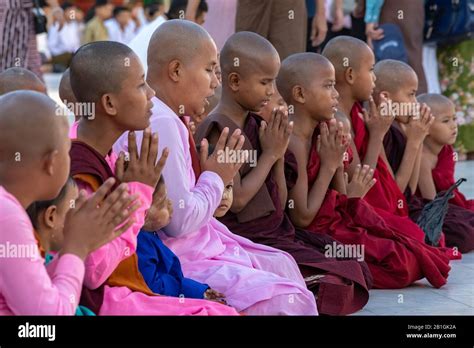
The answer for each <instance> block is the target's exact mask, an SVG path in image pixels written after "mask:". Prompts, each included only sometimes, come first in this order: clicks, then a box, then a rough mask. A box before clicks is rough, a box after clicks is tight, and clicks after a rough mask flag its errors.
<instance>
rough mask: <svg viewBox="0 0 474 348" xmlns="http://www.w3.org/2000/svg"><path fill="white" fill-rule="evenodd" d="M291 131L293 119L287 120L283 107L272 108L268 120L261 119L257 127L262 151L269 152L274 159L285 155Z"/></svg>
mask: <svg viewBox="0 0 474 348" xmlns="http://www.w3.org/2000/svg"><path fill="white" fill-rule="evenodd" d="M292 132H293V121H291V122H289V119H288V113H287V112H286V111H284V107H283V106H280V107H278V108H274V109H273V112H272V117H271V119H270V122H269V123H268V124H267V123H266V122H265V121H262V123H261V125H260V129H259V139H260V144H261V146H262V151H263V152H270V153H271V154H272V155H273V156H274V158H275V159H280V158H283V157H284V156H285V152H286V150H287V148H288V144H289V143H290V136H291V133H292Z"/></svg>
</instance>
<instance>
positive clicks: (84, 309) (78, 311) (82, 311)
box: [44, 253, 95, 317]
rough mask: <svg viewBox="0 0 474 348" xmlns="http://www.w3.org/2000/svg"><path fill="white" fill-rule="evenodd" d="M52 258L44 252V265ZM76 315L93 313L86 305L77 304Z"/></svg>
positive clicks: (87, 315)
mask: <svg viewBox="0 0 474 348" xmlns="http://www.w3.org/2000/svg"><path fill="white" fill-rule="evenodd" d="M53 258H54V256H53V255H51V254H48V253H47V254H46V255H45V256H44V265H45V266H46V265H47V264H48V263H50V262H51V261H53ZM75 315H76V316H77V317H84V316H85V317H89V316H90V317H93V316H95V313H94V312H93V311H91V310H90V309H89V308H87V307H84V306H81V305H79V306H78V307H77V308H76V314H75Z"/></svg>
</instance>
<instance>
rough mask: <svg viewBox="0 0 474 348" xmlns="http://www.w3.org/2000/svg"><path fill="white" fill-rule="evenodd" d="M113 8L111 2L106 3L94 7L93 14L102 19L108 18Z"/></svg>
mask: <svg viewBox="0 0 474 348" xmlns="http://www.w3.org/2000/svg"><path fill="white" fill-rule="evenodd" d="M113 10H114V6H113V5H112V4H107V5H104V6H99V7H96V9H95V15H96V16H97V17H99V18H100V19H102V20H105V19H107V18H110V17H111V16H112V11H113Z"/></svg>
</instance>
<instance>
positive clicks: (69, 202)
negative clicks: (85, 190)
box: [38, 184, 79, 251]
mask: <svg viewBox="0 0 474 348" xmlns="http://www.w3.org/2000/svg"><path fill="white" fill-rule="evenodd" d="M78 194H79V190H78V188H77V186H76V185H75V184H68V185H67V188H66V193H65V194H64V197H63V199H62V200H61V201H60V202H59V203H58V204H57V205H52V206H49V207H48V208H46V210H45V211H44V212H43V213H42V214H40V216H39V217H38V219H39V220H41V221H42V223H40V227H39V231H38V232H39V234H40V236H41V238H42V239H43V240H42V243H44V242H46V244H48V245H49V247H50V250H51V251H59V250H60V249H61V248H62V245H63V240H64V232H63V230H64V222H65V220H66V215H67V212H68V211H69V209H71V208H72V207H73V204H74V202H75V200H76V199H77V197H78ZM44 238H46V239H47V241H45V240H44Z"/></svg>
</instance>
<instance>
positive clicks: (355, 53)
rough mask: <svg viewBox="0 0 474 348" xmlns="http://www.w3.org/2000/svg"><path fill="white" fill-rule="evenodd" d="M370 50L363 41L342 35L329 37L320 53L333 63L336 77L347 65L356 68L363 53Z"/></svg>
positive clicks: (363, 55) (362, 57)
mask: <svg viewBox="0 0 474 348" xmlns="http://www.w3.org/2000/svg"><path fill="white" fill-rule="evenodd" d="M370 52H371V50H370V48H369V46H367V44H366V43H365V42H364V41H362V40H359V39H356V38H354V37H350V36H344V35H342V36H337V37H335V38H334V39H331V40H330V41H329V42H328V43H327V45H326V46H325V47H324V50H323V52H322V55H323V56H325V57H326V58H327V59H329V60H330V61H331V63H332V64H333V65H334V68H335V69H336V78H338V77H339V76H341V74H342V73H343V72H344V71H345V70H346V69H347V68H348V67H352V68H354V69H358V68H359V66H360V63H361V62H362V60H363V59H364V57H365V54H367V53H370Z"/></svg>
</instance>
